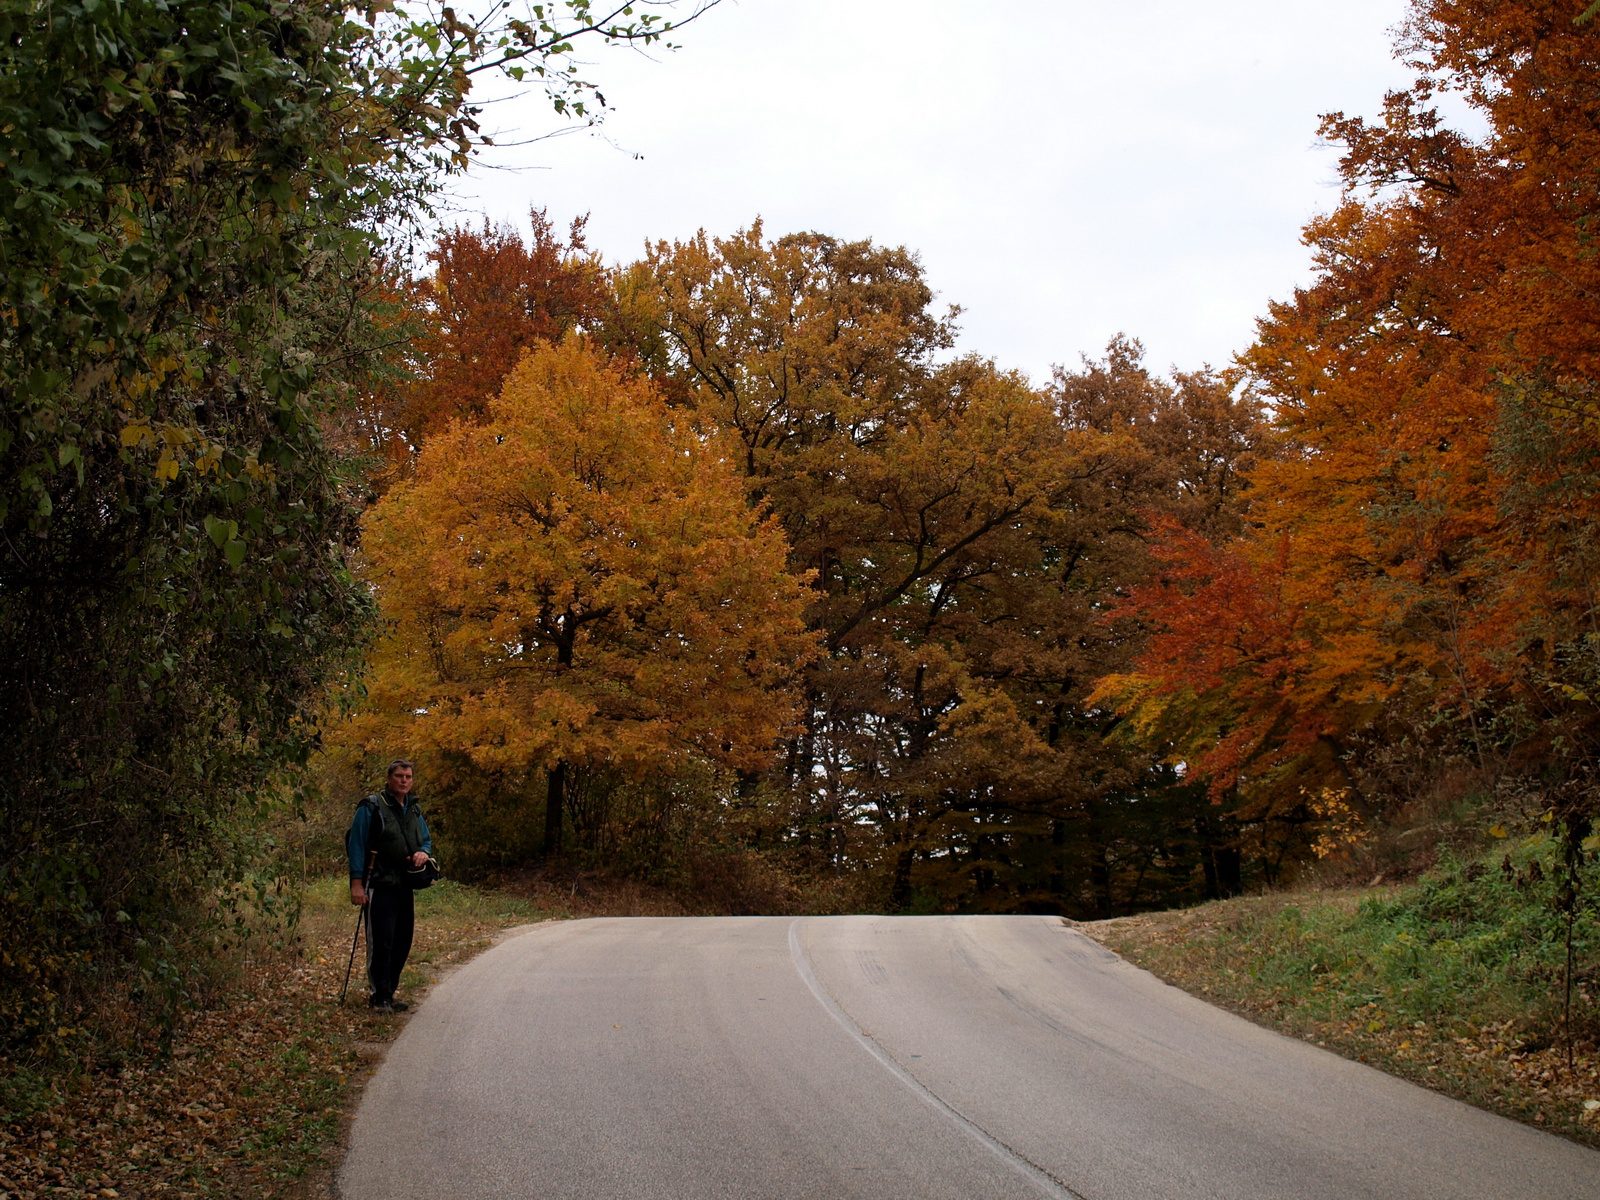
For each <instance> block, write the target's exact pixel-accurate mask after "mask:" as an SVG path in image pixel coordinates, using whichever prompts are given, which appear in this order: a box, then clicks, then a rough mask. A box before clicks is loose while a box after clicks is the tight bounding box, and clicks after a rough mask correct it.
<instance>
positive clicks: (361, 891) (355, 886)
mask: <svg viewBox="0 0 1600 1200" xmlns="http://www.w3.org/2000/svg"><path fill="white" fill-rule="evenodd" d="M366 902H367V889H366V886H365V885H364V884H363V883H362V882H361V880H359V879H352V880H351V881H350V903H351V904H354V905H356V906H357V907H360V906H361V905H363V904H365V903H366Z"/></svg>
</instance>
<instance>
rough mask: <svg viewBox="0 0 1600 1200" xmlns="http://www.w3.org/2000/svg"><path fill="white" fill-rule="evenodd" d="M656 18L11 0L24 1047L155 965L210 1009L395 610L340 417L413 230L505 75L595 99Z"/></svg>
mask: <svg viewBox="0 0 1600 1200" xmlns="http://www.w3.org/2000/svg"><path fill="white" fill-rule="evenodd" d="M630 13H631V10H628V9H624V8H622V7H620V6H619V7H618V8H617V9H616V10H615V11H614V12H613V11H610V10H609V9H596V8H594V7H593V6H592V5H591V4H590V3H589V2H588V0H566V2H565V3H558V4H555V5H541V6H533V7H532V8H530V10H529V13H528V19H527V20H522V19H514V18H512V17H511V15H510V12H509V10H507V9H506V8H504V7H502V6H496V7H494V8H493V9H492V10H491V16H492V17H493V21H494V23H493V24H488V23H474V22H472V21H470V20H468V19H465V18H464V17H463V16H461V15H460V14H458V13H456V12H454V11H453V10H451V9H449V8H442V9H439V10H437V11H436V12H425V13H422V14H420V15H416V14H413V15H407V14H405V13H403V12H400V11H398V10H396V9H395V8H394V6H393V5H392V4H391V3H384V2H383V0H364V2H361V3H342V2H339V0H241V2H238V3H233V4H216V3H212V2H211V0H120V2H112V3H106V2H99V0H81V2H72V0H65V2H56V3H50V4H44V3H38V2H36V0H3V2H0V110H3V113H4V117H3V120H0V727H3V728H4V729H5V730H6V737H5V739H4V742H3V744H0V825H3V827H4V828H5V830H6V836H5V839H4V846H5V848H4V850H0V927H3V928H4V929H5V930H6V934H5V938H4V944H3V946H0V956H3V961H0V1036H3V1037H4V1038H6V1039H7V1040H12V1041H16V1040H27V1039H30V1038H34V1037H35V1036H36V1035H39V1034H41V1033H42V1032H45V1031H51V1030H54V1029H55V1028H56V1027H57V1026H58V1024H59V1023H60V1022H59V1020H58V1010H59V1009H60V1007H61V1005H62V1004H63V1003H68V1002H70V1001H71V999H72V996H73V995H74V994H75V993H74V989H77V990H78V993H81V991H82V988H83V987H84V985H85V983H86V981H87V982H88V984H90V985H93V982H94V981H95V980H96V979H100V978H103V977H106V976H110V975H117V976H123V975H125V974H126V971H127V967H128V964H129V963H130V962H131V963H136V964H137V966H138V968H139V969H140V971H142V975H141V974H139V973H138V972H136V973H135V975H134V976H133V978H134V980H135V986H138V987H146V989H147V990H149V984H150V983H152V982H164V983H165V984H167V985H169V986H167V988H166V990H165V994H166V995H167V996H168V997H169V998H171V997H173V996H175V995H176V994H177V992H178V990H179V989H180V984H181V976H182V972H181V970H179V967H178V963H179V961H180V957H181V956H179V955H177V954H176V953H175V952H174V951H173V947H174V946H177V945H178V944H179V943H180V942H182V940H183V938H184V936H185V935H186V933H187V932H188V930H189V927H190V926H191V925H192V921H193V918H194V913H195V911H196V910H195V907H194V902H195V901H196V900H197V899H198V898H201V897H204V896H209V895H215V894H216V891H215V889H213V888H210V887H209V884H210V882H211V881H213V880H214V879H215V878H216V877H217V872H218V870H219V869H223V868H224V867H225V866H227V865H229V864H230V863H233V862H237V861H238V856H237V854H236V851H237V849H238V847H237V845H236V841H237V839H236V837H235V834H234V833H233V830H234V829H235V822H234V820H233V818H234V816H235V814H236V813H237V812H238V811H239V809H240V807H241V805H244V804H246V803H254V802H256V801H260V800H262V799H264V798H265V797H266V796H268V795H269V794H271V793H273V792H274V791H275V790H277V789H279V788H280V787H281V786H282V783H281V780H282V776H281V771H282V769H284V768H287V767H292V766H293V765H294V764H296V763H298V762H299V761H301V760H302V759H303V757H304V756H305V754H306V752H307V749H308V747H310V746H311V745H312V744H313V743H314V741H315V738H316V732H317V723H316V706H317V703H318V699H319V697H320V696H321V695H322V694H323V692H324V689H325V686H326V683H327V681H328V680H329V679H330V677H331V676H332V675H334V673H336V672H339V671H341V670H343V669H345V668H346V667H348V666H351V665H353V656H354V655H356V654H358V653H359V651H360V648H361V646H362V643H363V640H364V638H365V636H366V632H367V629H368V625H369V602H368V599H367V596H366V594H365V593H364V591H363V590H362V589H361V588H360V587H358V586H357V584H356V583H355V581H354V580H353V579H352V577H351V575H350V574H349V572H348V571H347V569H346V558H345V556H346V552H347V550H348V548H349V546H350V544H351V542H352V539H353V538H354V536H355V533H356V525H355V520H354V516H355V514H354V513H353V512H352V510H351V508H350V506H349V505H348V504H347V502H346V500H345V492H346V489H344V487H343V479H342V476H341V464H340V462H339V460H338V458H337V456H336V455H335V454H334V453H332V452H331V451H330V449H329V447H328V446H327V444H326V443H325V441H324V438H323V433H322V426H323V422H324V421H325V419H326V417H327V414H328V413H329V411H330V410H331V409H332V408H333V407H334V406H336V405H338V404H340V403H341V402H343V401H344V400H346V399H347V398H348V397H349V396H351V395H352V394H354V393H355V392H356V391H357V390H358V389H359V387H360V385H361V383H362V379H363V373H364V372H365V371H366V370H368V369H369V368H370V366H371V365H372V362H373V355H374V353H375V351H376V350H377V349H378V344H379V342H380V340H381V339H380V338H379V337H378V335H377V334H376V333H375V331H374V327H373V313H374V307H375V305H376V304H377V303H378V301H379V299H380V298H381V296H382V294H383V292H382V289H380V288H379V287H378V286H377V285H378V283H379V282H380V278H379V276H380V272H379V265H378V264H379V263H380V261H381V253H380V251H381V248H382V245H383V243H384V240H385V235H386V233H389V232H392V231H393V230H395V229H396V228H398V227H402V226H404V224H405V223H406V222H408V221H410V220H412V219H414V218H415V217H416V216H417V215H418V214H419V213H422V212H425V211H426V206H427V202H428V198H429V196H430V195H431V194H432V193H433V191H434V190H435V189H436V187H437V186H438V184H439V182H440V180H441V178H442V176H443V175H444V174H445V173H447V172H448V171H449V170H451V169H453V168H455V167H459V166H460V165H462V164H463V163H464V162H465V161H466V159H467V156H468V155H469V154H470V153H471V151H472V148H473V145H474V143H475V141H476V140H477V139H478V135H477V132H476V125H475V123H474V120H473V109H472V108H471V106H470V105H469V104H468V102H467V95H468V91H469V89H470V86H471V82H472V78H473V76H474V74H476V73H478V72H481V71H485V70H493V69H502V70H506V71H508V72H511V73H512V74H520V75H522V76H523V77H524V78H532V77H538V78H542V80H543V82H544V83H545V85H546V86H547V88H548V89H549V90H550V93H551V97H552V100H553V101H554V103H555V105H556V107H557V108H558V110H564V111H567V112H570V113H572V114H574V115H577V116H579V117H584V118H587V117H592V116H593V114H594V107H593V99H592V95H591V93H592V92H593V89H592V87H591V86H590V85H588V84H587V83H586V82H585V81H584V80H583V79H582V78H581V77H580V76H579V75H578V74H577V73H576V68H575V67H573V66H572V64H571V58H570V52H571V49H572V46H573V44H574V39H576V38H580V37H583V38H586V39H587V40H589V41H595V40H612V41H617V40H622V41H627V40H640V39H643V40H653V39H654V38H656V37H659V36H660V34H661V33H662V32H663V31H664V30H665V28H666V27H667V25H666V22H665V21H664V19H663V18H662V17H661V16H660V15H657V14H654V13H646V14H644V15H642V16H632V15H630ZM530 72H531V75H530ZM140 980H143V981H144V982H143V983H141V982H139V981H140ZM152 994H153V993H152Z"/></svg>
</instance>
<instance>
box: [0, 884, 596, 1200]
mask: <svg viewBox="0 0 1600 1200" xmlns="http://www.w3.org/2000/svg"><path fill="white" fill-rule="evenodd" d="M561 899H564V897H563V898H561ZM572 899H573V900H574V901H577V899H578V898H577V896H576V891H575V890H574V894H573V896H572ZM417 909H418V913H417V915H418V922H417V938H416V943H415V946H414V948H413V950H412V955H411V959H410V963H409V965H408V967H407V970H406V977H405V979H404V980H403V981H402V985H401V991H402V995H404V994H407V993H408V992H409V993H411V994H413V995H414V994H415V991H416V990H417V989H420V988H422V987H424V986H426V985H427V984H428V983H430V982H432V981H433V980H434V979H436V978H438V977H439V975H440V974H441V973H442V972H443V971H445V970H447V969H448V968H449V967H450V966H452V965H454V964H456V963H459V962H461V961H463V960H465V959H466V958H469V957H471V956H472V955H473V954H475V953H477V952H479V951H480V950H482V949H483V948H484V947H486V946H488V945H489V944H490V943H491V941H492V940H493V938H494V935H495V934H496V933H498V932H499V931H501V930H503V929H505V928H508V927H510V926H514V925H521V924H526V923H528V922H531V921H537V920H543V919H550V918H560V917H566V916H571V915H575V913H576V914H581V912H582V910H583V906H582V905H581V903H578V904H576V905H568V904H563V903H561V902H560V899H558V898H556V897H554V896H551V895H547V894H546V895H537V896H534V897H531V898H530V897H529V896H527V895H521V894H515V893H513V892H510V891H496V890H488V889H482V888H475V887H468V886H464V885H461V884H455V883H444V884H441V885H439V886H437V887H435V888H431V889H429V890H427V891H425V892H421V893H419V894H418V896H417ZM354 921H355V914H354V910H353V909H352V908H351V907H350V905H349V902H348V898H347V895H346V892H345V884H344V882H343V881H342V880H339V879H325V880H319V881H316V882H314V883H313V884H312V885H311V886H310V887H308V888H307V890H306V896H305V901H304V909H303V916H302V921H301V926H300V930H299V936H300V942H299V945H298V948H297V950H298V952H294V953H284V954H278V955H275V956H271V957H268V958H265V959H262V960H258V961H254V962H247V963H246V964H245V965H244V969H243V971H242V973H241V978H240V980H239V982H238V984H237V986H236V987H235V988H233V989H232V990H231V991H230V992H228V993H227V994H226V995H224V996H222V997H220V998H219V1001H218V1002H217V1003H216V1004H214V1005H213V1006H212V1007H211V1008H210V1009H208V1010H207V1011H204V1012H200V1013H196V1014H192V1015H191V1016H189V1017H188V1018H186V1019H185V1020H184V1021H183V1023H182V1025H181V1026H180V1027H179V1028H178V1029H177V1030H176V1031H175V1036H174V1038H173V1044H172V1050H171V1053H170V1055H164V1056H157V1057H152V1058H148V1059H143V1060H129V1061H123V1062H117V1061H114V1060H104V1059H100V1058H99V1057H98V1056H97V1060H96V1061H90V1062H86V1063H84V1064H83V1065H81V1066H80V1067H79V1068H78V1069H76V1070H62V1069H57V1070H55V1071H52V1072H48V1073H35V1072H30V1071H29V1070H28V1068H27V1065H26V1064H16V1063H0V1079H4V1084H3V1089H0V1108H3V1111H0V1200H43V1198H45V1197H58V1196H60V1197H99V1198H103V1200H114V1198H117V1200H150V1198H154V1197H159V1198H161V1200H179V1198H188V1197H239V1198H241V1200H266V1198H268V1197H273V1198H278V1197H284V1198H291V1197H292V1198H302V1197H305V1198H308V1197H316V1196H326V1195H330V1194H331V1189H330V1184H331V1178H332V1170H333V1167H334V1166H335V1165H336V1162H337V1153H338V1147H339V1144H340V1141H341V1139H342V1137H343V1133H344V1129H345V1125H346V1123H347V1121H348V1118H349V1115H350V1113H351V1112H353V1110H354V1105H355V1101H356V1099H357V1098H358V1096H359V1088H360V1084H361V1082H362V1081H363V1080H364V1079H365V1077H366V1074H367V1072H368V1070H369V1069H370V1065H371V1063H372V1062H373V1061H374V1060H375V1059H376V1058H377V1057H378V1056H379V1055H380V1054H381V1052H382V1046H383V1044H384V1043H386V1042H388V1041H390V1040H392V1039H393V1038H394V1037H395V1036H397V1035H398V1033H399V1030H400V1028H401V1025H402V1022H403V1021H404V1018H395V1017H378V1016H373V1015H370V1014H369V1013H368V1012H367V1010H366V1007H365V994H364V991H363V988H362V984H361V964H360V963H359V962H357V964H356V971H355V975H354V977H353V979H352V982H351V988H350V996H349V997H348V999H347V1002H346V1004H345V1005H344V1006H343V1007H342V1008H341V1007H339V1006H338V1005H337V1004H336V1003H335V1001H336V999H337V996H338V991H339V984H340V981H341V980H342V978H343V975H344V969H345V964H346V962H347V961H348V958H349V954H350V939H351V934H352V932H353V931H354Z"/></svg>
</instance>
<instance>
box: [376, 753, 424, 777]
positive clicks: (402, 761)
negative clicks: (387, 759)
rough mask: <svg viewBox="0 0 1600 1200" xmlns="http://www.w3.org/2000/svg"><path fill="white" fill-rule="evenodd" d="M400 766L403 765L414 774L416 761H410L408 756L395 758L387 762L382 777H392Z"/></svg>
mask: <svg viewBox="0 0 1600 1200" xmlns="http://www.w3.org/2000/svg"><path fill="white" fill-rule="evenodd" d="M402 767H404V768H405V769H406V770H407V771H410V772H411V773H412V774H416V770H417V764H416V763H414V762H412V761H411V760H410V759H409V758H397V759H395V760H394V761H393V762H392V763H390V764H389V769H388V770H387V771H385V772H384V773H383V777H384V778H385V779H392V778H393V777H394V773H395V772H396V771H398V770H400V768H402Z"/></svg>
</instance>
